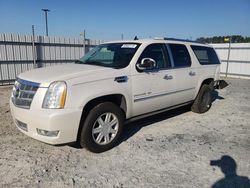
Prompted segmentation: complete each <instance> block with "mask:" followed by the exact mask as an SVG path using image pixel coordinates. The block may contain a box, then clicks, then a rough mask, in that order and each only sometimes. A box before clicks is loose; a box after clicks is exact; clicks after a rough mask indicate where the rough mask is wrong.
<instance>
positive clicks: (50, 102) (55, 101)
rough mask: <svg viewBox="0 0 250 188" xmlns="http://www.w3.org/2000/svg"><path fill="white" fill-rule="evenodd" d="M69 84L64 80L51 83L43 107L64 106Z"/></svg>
mask: <svg viewBox="0 0 250 188" xmlns="http://www.w3.org/2000/svg"><path fill="white" fill-rule="evenodd" d="M66 93H67V86H66V83H65V82H63V81H57V82H53V83H51V84H50V86H49V88H48V90H47V92H46V95H45V97H44V100H43V108H57V109H58V108H64V104H65V100H66Z"/></svg>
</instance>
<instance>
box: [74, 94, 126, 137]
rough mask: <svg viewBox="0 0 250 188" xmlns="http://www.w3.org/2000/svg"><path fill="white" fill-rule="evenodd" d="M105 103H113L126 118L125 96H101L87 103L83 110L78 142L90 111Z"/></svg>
mask: <svg viewBox="0 0 250 188" xmlns="http://www.w3.org/2000/svg"><path fill="white" fill-rule="evenodd" d="M103 102H112V103H114V104H116V105H117V106H118V107H120V108H121V110H122V112H123V114H124V118H126V116H127V111H128V107H127V101H126V98H125V96H124V95H122V94H109V95H104V96H99V97H96V98H93V99H91V100H90V101H89V102H87V103H86V104H85V105H84V107H83V110H82V115H81V119H80V123H79V128H78V133H77V141H79V138H80V134H81V130H82V128H83V122H84V121H85V119H86V117H87V115H88V113H89V111H90V110H91V109H92V108H93V107H95V106H96V105H98V104H100V103H103Z"/></svg>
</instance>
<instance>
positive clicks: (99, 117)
mask: <svg viewBox="0 0 250 188" xmlns="http://www.w3.org/2000/svg"><path fill="white" fill-rule="evenodd" d="M123 122H124V113H123V112H122V110H121V109H120V108H119V107H118V106H117V105H115V104H114V103H111V102H104V103H100V104H98V105H97V106H95V107H94V108H93V109H91V110H90V112H89V114H88V115H87V118H86V119H85V121H84V123H83V127H82V131H81V134H80V146H81V147H85V148H86V149H88V150H89V151H91V152H94V153H101V152H104V151H107V150H109V149H111V148H113V147H114V146H115V145H116V144H117V142H118V139H119V137H120V135H121V133H122V129H123ZM112 124H113V125H112Z"/></svg>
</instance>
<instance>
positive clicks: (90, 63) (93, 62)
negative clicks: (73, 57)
mask: <svg viewBox="0 0 250 188" xmlns="http://www.w3.org/2000/svg"><path fill="white" fill-rule="evenodd" d="M83 63H84V64H88V65H97V66H105V64H103V63H101V62H99V61H85V62H83Z"/></svg>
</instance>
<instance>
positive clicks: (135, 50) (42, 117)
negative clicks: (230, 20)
mask: <svg viewBox="0 0 250 188" xmlns="http://www.w3.org/2000/svg"><path fill="white" fill-rule="evenodd" d="M219 75H220V60H219V59H218V57H217V55H216V53H215V51H214V49H213V48H212V47H211V46H208V45H205V44H200V43H195V42H191V41H184V40H177V39H161V40H160V39H147V40H133V41H118V42H108V43H105V44H101V45H99V46H97V47H95V48H94V49H93V50H91V51H90V52H89V53H87V54H86V55H85V56H84V57H82V58H81V59H80V60H78V61H77V62H76V63H75V64H67V65H59V66H54V67H46V68H39V69H35V70H32V71H28V72H25V73H22V74H20V75H19V76H18V78H17V81H16V82H15V85H14V88H13V92H12V96H11V100H10V107H11V112H12V116H13V119H14V122H15V124H16V126H17V127H18V129H19V130H20V131H21V132H23V133H25V134H26V135H28V136H30V137H32V138H35V139H37V140H40V141H42V142H46V143H49V144H53V145H57V144H63V143H71V142H76V141H77V142H78V143H79V144H80V146H82V147H86V148H87V149H89V150H90V151H92V152H103V151H106V150H108V149H110V148H112V147H114V146H115V144H116V143H117V141H118V138H119V137H120V135H121V132H122V128H123V124H124V122H125V120H130V119H132V118H135V117H142V116H144V115H149V114H152V113H155V112H160V111H163V110H169V109H173V108H177V107H180V106H183V105H187V104H192V111H194V112H197V113H204V112H206V111H207V110H209V108H210V107H211V103H212V97H211V94H212V91H213V89H214V88H216V87H224V86H225V83H224V84H223V82H221V81H220V80H219ZM223 85H224V86H223Z"/></svg>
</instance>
